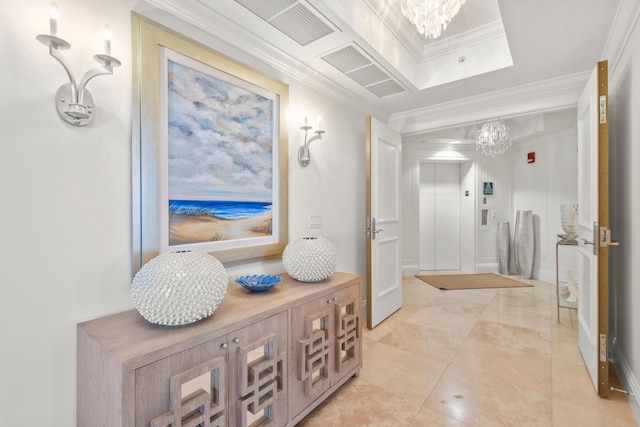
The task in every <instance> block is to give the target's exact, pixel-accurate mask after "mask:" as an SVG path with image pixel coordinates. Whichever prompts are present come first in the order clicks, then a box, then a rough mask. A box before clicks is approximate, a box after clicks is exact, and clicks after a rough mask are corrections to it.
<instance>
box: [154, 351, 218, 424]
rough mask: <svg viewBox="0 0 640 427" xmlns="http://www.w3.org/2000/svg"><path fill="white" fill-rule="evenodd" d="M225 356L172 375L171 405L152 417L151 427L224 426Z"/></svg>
mask: <svg viewBox="0 0 640 427" xmlns="http://www.w3.org/2000/svg"><path fill="white" fill-rule="evenodd" d="M225 363H226V362H225V359H224V358H223V357H216V358H214V359H211V360H209V361H207V362H204V363H202V364H200V365H198V366H196V367H194V368H192V369H189V370H187V371H184V372H181V373H179V374H177V375H174V376H172V377H171V381H170V392H169V395H170V409H169V411H168V412H165V413H164V414H162V415H160V416H158V417H155V418H154V419H153V420H151V427H168V426H171V427H196V426H199V427H223V426H225V425H226V416H225V414H226V410H225V402H226V397H225V388H226V375H225Z"/></svg>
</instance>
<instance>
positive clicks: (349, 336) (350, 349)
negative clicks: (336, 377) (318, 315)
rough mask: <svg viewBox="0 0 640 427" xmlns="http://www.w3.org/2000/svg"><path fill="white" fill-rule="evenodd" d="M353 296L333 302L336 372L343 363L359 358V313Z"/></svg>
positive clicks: (346, 363)
mask: <svg viewBox="0 0 640 427" xmlns="http://www.w3.org/2000/svg"><path fill="white" fill-rule="evenodd" d="M356 308H357V307H356V299H355V297H352V298H349V299H346V300H343V301H341V302H338V303H336V304H335V310H336V313H335V314H336V319H337V321H336V347H335V355H336V358H335V359H336V365H335V369H336V372H341V371H342V367H343V365H348V364H349V362H351V361H356V360H359V354H358V353H359V351H360V345H359V339H360V336H359V331H360V314H359V312H358V311H357V309H356Z"/></svg>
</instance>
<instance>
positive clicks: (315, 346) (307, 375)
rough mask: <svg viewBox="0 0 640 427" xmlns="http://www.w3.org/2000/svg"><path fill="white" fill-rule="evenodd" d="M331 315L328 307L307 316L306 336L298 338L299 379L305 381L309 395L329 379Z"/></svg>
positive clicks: (305, 321)
mask: <svg viewBox="0 0 640 427" xmlns="http://www.w3.org/2000/svg"><path fill="white" fill-rule="evenodd" d="M330 315H331V312H330V310H329V309H328V308H327V309H325V310H322V311H319V312H317V313H314V314H310V315H308V316H305V319H304V323H305V338H303V339H301V340H298V380H300V381H303V382H304V393H305V395H307V396H309V395H311V394H312V393H313V391H314V390H315V389H317V388H318V387H320V388H323V387H325V385H326V382H328V381H329V353H330V349H331V342H330V341H329V318H330Z"/></svg>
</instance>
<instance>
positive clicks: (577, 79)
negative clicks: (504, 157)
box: [389, 70, 591, 135]
mask: <svg viewBox="0 0 640 427" xmlns="http://www.w3.org/2000/svg"><path fill="white" fill-rule="evenodd" d="M590 72H591V70H589V71H585V72H581V73H576V74H570V75H567V76H562V77H558V78H554V79H549V80H545V81H541V82H535V83H531V84H526V85H522V86H518V87H515V88H510V89H504V90H499V91H495V92H492V93H489V94H483V95H476V96H471V97H468V98H464V99H459V100H456V101H452V102H446V103H442V104H438V105H432V106H429V107H424V108H418V109H415V110H411V111H406V112H402V113H397V114H392V115H391V117H390V119H389V125H390V126H391V127H393V128H394V129H396V130H397V131H399V132H400V133H402V134H403V135H414V134H419V133H421V132H427V131H433V130H437V129H443V128H447V127H451V126H459V125H460V124H462V123H474V122H479V121H483V120H489V119H494V118H496V117H501V118H509V117H517V116H521V115H525V114H532V113H543V112H549V111H558V110H564V109H567V108H571V107H574V106H575V105H576V103H577V101H578V98H579V96H580V93H581V92H582V89H583V88H584V85H585V84H586V83H587V80H588V78H589V75H590Z"/></svg>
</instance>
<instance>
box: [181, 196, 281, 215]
mask: <svg viewBox="0 0 640 427" xmlns="http://www.w3.org/2000/svg"><path fill="white" fill-rule="evenodd" d="M269 209H271V202H238V201H230V200H169V214H170V215H174V214H180V215H193V216H210V217H215V218H221V219H242V218H249V217H252V216H256V215H260V214H261V213H263V212H266V211H268V210H269Z"/></svg>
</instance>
